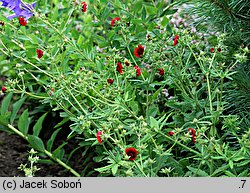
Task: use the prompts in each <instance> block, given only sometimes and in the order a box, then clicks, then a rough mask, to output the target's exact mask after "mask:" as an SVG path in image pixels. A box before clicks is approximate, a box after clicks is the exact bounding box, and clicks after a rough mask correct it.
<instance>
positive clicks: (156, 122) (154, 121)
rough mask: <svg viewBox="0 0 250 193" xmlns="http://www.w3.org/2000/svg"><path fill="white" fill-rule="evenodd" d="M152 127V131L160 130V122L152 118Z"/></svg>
mask: <svg viewBox="0 0 250 193" xmlns="http://www.w3.org/2000/svg"><path fill="white" fill-rule="evenodd" d="M150 127H151V128H152V129H154V128H155V129H159V124H158V121H157V120H156V119H155V118H154V117H150Z"/></svg>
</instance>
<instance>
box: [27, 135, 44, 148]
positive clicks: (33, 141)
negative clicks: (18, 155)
mask: <svg viewBox="0 0 250 193" xmlns="http://www.w3.org/2000/svg"><path fill="white" fill-rule="evenodd" d="M28 142H29V143H30V145H31V146H32V147H33V148H34V149H36V150H37V151H42V152H43V151H44V150H45V147H44V144H43V141H42V140H41V139H40V138H39V137H37V136H34V135H28Z"/></svg>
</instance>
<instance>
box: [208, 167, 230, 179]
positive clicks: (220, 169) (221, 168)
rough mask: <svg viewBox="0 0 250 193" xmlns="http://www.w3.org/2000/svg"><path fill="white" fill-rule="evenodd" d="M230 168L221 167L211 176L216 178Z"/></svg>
mask: <svg viewBox="0 0 250 193" xmlns="http://www.w3.org/2000/svg"><path fill="white" fill-rule="evenodd" d="M228 168H229V165H224V166H221V167H219V168H218V169H216V170H215V171H214V173H213V174H212V175H211V177H214V176H216V175H217V174H218V173H220V172H224V171H225V170H226V169H228Z"/></svg>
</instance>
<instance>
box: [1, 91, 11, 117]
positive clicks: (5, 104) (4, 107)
mask: <svg viewBox="0 0 250 193" xmlns="http://www.w3.org/2000/svg"><path fill="white" fill-rule="evenodd" d="M12 95H13V93H9V94H8V95H7V96H5V97H4V99H3V101H2V106H1V115H4V114H5V113H6V112H7V111H8V107H9V105H10V101H11V99H12Z"/></svg>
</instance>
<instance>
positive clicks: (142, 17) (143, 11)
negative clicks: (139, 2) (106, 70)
mask: <svg viewBox="0 0 250 193" xmlns="http://www.w3.org/2000/svg"><path fill="white" fill-rule="evenodd" d="M146 16H147V12H146V8H145V6H143V8H142V13H141V19H142V21H144V20H145V19H146Z"/></svg>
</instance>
